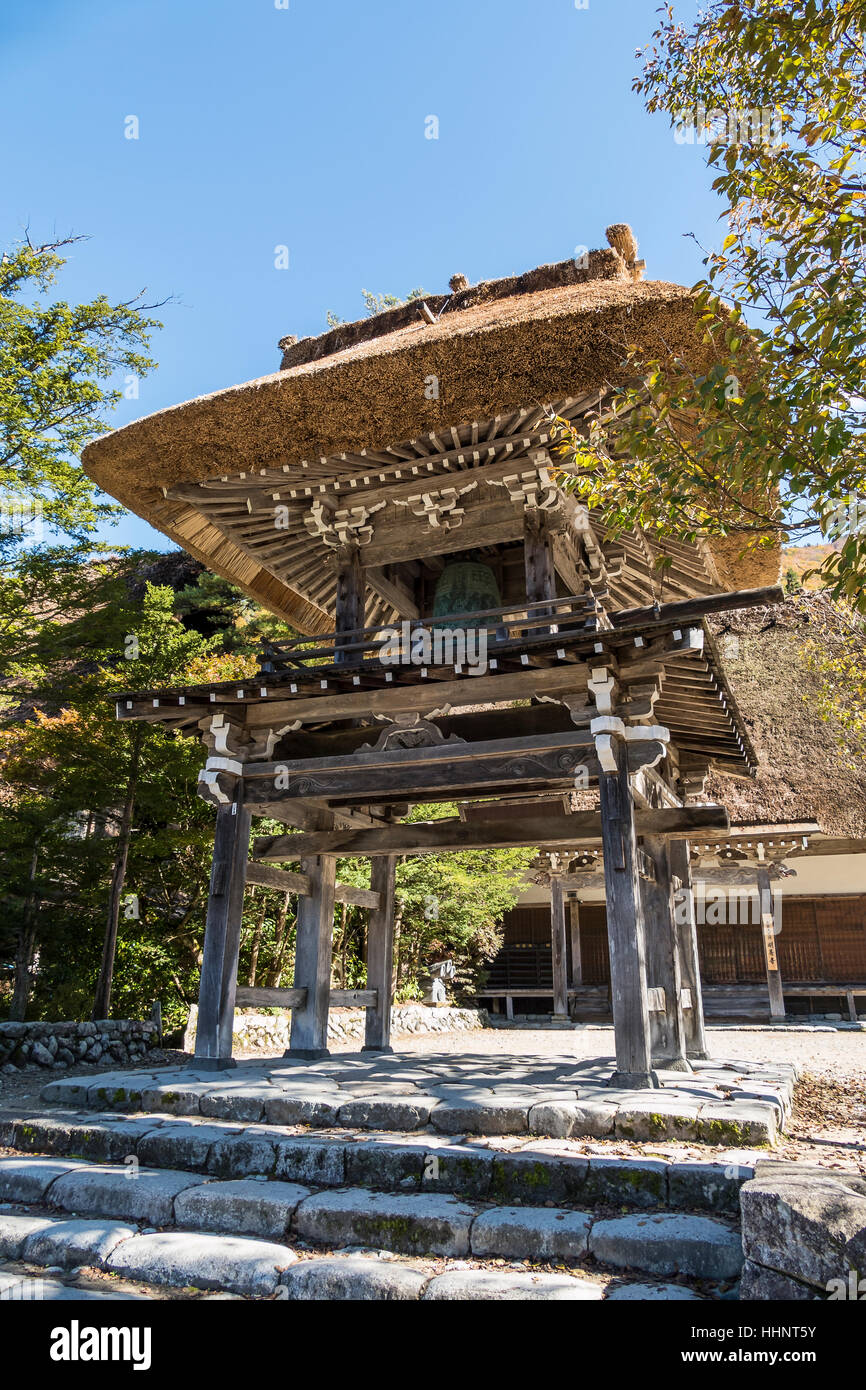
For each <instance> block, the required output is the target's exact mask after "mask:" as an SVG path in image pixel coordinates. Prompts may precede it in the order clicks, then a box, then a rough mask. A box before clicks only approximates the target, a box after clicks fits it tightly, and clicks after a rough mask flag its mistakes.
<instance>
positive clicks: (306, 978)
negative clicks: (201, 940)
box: [286, 832, 360, 1059]
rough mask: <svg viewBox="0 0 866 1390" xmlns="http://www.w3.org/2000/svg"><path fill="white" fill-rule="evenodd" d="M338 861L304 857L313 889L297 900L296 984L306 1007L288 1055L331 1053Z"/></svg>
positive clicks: (297, 1015) (295, 1019)
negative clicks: (330, 1032) (331, 1009)
mask: <svg viewBox="0 0 866 1390" xmlns="http://www.w3.org/2000/svg"><path fill="white" fill-rule="evenodd" d="M356 833H360V832H356ZM336 863H337V861H336V859H335V858H334V857H333V856H332V855H316V856H309V857H305V858H303V859H302V860H301V873H303V874H306V875H307V876H308V877H309V879H310V883H311V886H312V890H313V891H312V893H311V894H310V896H309V897H302V898H299V900H298V925H297V936H296V940H295V980H294V984H295V988H296V989H303V990H306V999H305V1002H304V1005H303V1007H302V1008H296V1009H295V1010H294V1012H293V1013H292V1032H291V1037H290V1041H289V1048H288V1051H287V1053H286V1056H288V1057H306V1058H312V1059H315V1058H318V1057H326V1056H327V1055H328V1009H329V1006H330V995H331V947H332V937H333V931H334V887H335V876H336V875H335V870H336Z"/></svg>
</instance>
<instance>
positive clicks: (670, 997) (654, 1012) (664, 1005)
mask: <svg viewBox="0 0 866 1390" xmlns="http://www.w3.org/2000/svg"><path fill="white" fill-rule="evenodd" d="M642 848H643V851H644V853H645V855H646V856H647V869H648V870H649V871H650V872H651V874H652V877H649V878H647V877H643V878H642V879H641V897H642V899H643V913H644V931H645V934H646V973H647V990H648V994H649V1016H650V1038H651V1047H652V1060H653V1066H659V1067H663V1068H664V1069H665V1070H666V1071H691V1067H690V1066H689V1064H688V1061H687V1060H686V1038H685V1028H684V1025H683V1006H682V982H681V979H680V960H679V951H678V949H677V938H676V926H675V923H674V901H673V888H672V884H671V871H670V862H669V860H668V851H667V846H666V844H665V842H664V840H661V839H657V838H656V837H655V836H650V835H645V836H644V838H643V841H642Z"/></svg>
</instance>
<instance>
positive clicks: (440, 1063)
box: [42, 1053, 797, 1157]
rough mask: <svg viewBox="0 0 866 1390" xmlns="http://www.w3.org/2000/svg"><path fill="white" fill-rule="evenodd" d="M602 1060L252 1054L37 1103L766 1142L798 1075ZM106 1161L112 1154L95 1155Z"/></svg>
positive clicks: (471, 1129) (75, 1082)
mask: <svg viewBox="0 0 866 1390" xmlns="http://www.w3.org/2000/svg"><path fill="white" fill-rule="evenodd" d="M612 1066H613V1063H612V1060H608V1059H604V1058H600V1059H592V1060H590V1061H581V1060H576V1059H575V1058H573V1057H569V1056H568V1055H567V1054H563V1055H562V1056H561V1057H535V1058H533V1057H528V1058H526V1059H525V1061H515V1059H514V1058H513V1057H512V1056H506V1057H503V1058H502V1059H501V1061H500V1060H499V1059H497V1058H496V1057H490V1056H489V1055H484V1056H471V1055H470V1056H454V1055H452V1054H450V1053H438V1054H436V1053H433V1054H425V1056H424V1058H423V1062H419V1060H418V1058H415V1057H410V1058H406V1059H405V1060H404V1059H401V1058H399V1057H394V1056H387V1057H375V1056H374V1057H370V1056H368V1055H367V1054H363V1053H359V1054H340V1055H339V1056H337V1057H332V1058H324V1059H320V1060H319V1061H318V1062H305V1061H303V1060H301V1059H296V1058H290V1059H286V1058H276V1059H264V1060H262V1059H255V1060H254V1061H251V1062H243V1061H242V1062H241V1063H240V1064H239V1065H238V1066H237V1067H236V1068H234V1069H232V1070H231V1071H228V1072H224V1073H213V1072H203V1071H197V1070H196V1068H195V1066H194V1065H189V1066H184V1067H178V1068H175V1069H174V1070H173V1071H172V1070H171V1069H167V1068H156V1069H154V1071H152V1072H149V1071H147V1070H145V1069H142V1070H138V1071H135V1072H123V1071H112V1072H107V1073H105V1074H101V1075H97V1076H90V1077H86V1078H80V1077H79V1078H76V1077H65V1078H64V1079H63V1080H61V1081H53V1082H50V1083H49V1084H48V1085H47V1086H46V1087H45V1088H44V1090H43V1092H42V1095H43V1098H44V1099H45V1100H47V1101H51V1102H53V1103H60V1104H72V1105H76V1106H82V1107H86V1108H91V1109H93V1108H98V1109H102V1110H109V1111H115V1112H122V1111H131V1110H136V1109H142V1110H144V1111H145V1112H155V1113H159V1114H174V1115H187V1116H190V1117H205V1118H209V1119H220V1120H231V1121H236V1122H237V1123H239V1124H262V1123H267V1124H282V1125H295V1124H310V1125H316V1126H327V1127H333V1128H335V1129H346V1128H348V1129H384V1130H408V1129H422V1128H426V1127H427V1126H432V1128H433V1129H434V1130H436V1131H437V1132H438V1133H441V1134H446V1135H458V1134H483V1135H489V1136H504V1135H517V1134H537V1135H540V1136H545V1137H552V1138H574V1137H589V1138H604V1137H605V1136H608V1135H612V1136H613V1137H615V1138H619V1139H629V1140H664V1139H685V1140H689V1141H690V1142H694V1141H698V1142H707V1143H713V1144H719V1143H722V1144H731V1145H736V1146H737V1147H743V1146H745V1145H749V1146H755V1145H772V1144H773V1143H774V1142H775V1140H776V1136H777V1133H778V1131H779V1129H780V1128H781V1127H782V1126H783V1124H784V1122H785V1121H786V1119H787V1117H788V1116H789V1114H790V1110H791V1104H792V1098H793V1089H794V1083H795V1080H796V1077H797V1068H796V1067H795V1066H794V1065H792V1064H785V1063H780V1062H774V1063H767V1064H766V1065H764V1064H761V1063H757V1062H742V1061H738V1060H735V1059H724V1058H723V1059H713V1060H710V1061H708V1062H705V1063H699V1062H696V1063H695V1064H694V1069H693V1071H692V1072H690V1073H684V1072H675V1071H664V1070H663V1071H661V1072H660V1073H659V1076H660V1080H661V1083H662V1084H661V1087H660V1089H658V1090H653V1091H632V1090H620V1089H613V1088H611V1087H610V1086H609V1085H608V1081H609V1079H610V1075H611V1071H612ZM106 1156H107V1157H111V1156H112V1155H106Z"/></svg>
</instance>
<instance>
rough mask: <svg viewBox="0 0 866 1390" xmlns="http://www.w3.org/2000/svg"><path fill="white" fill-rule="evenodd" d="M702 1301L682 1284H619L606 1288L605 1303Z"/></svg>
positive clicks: (702, 1301)
mask: <svg viewBox="0 0 866 1390" xmlns="http://www.w3.org/2000/svg"><path fill="white" fill-rule="evenodd" d="M638 1301H642V1302H646V1303H686V1302H688V1303H704V1302H705V1299H703V1298H701V1296H700V1294H699V1293H695V1292H694V1290H693V1289H687V1288H686V1287H685V1285H683V1284H619V1285H617V1287H616V1288H613V1289H610V1288H609V1289H608V1290H607V1292H606V1294H605V1302H606V1303H635V1302H638Z"/></svg>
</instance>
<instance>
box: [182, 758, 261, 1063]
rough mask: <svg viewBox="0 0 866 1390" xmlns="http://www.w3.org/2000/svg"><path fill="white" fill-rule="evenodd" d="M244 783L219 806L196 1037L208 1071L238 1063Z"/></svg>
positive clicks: (246, 826)
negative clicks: (234, 1048)
mask: <svg viewBox="0 0 866 1390" xmlns="http://www.w3.org/2000/svg"><path fill="white" fill-rule="evenodd" d="M242 785H243V784H242V783H241V782H240V781H238V785H237V790H236V793H235V800H234V801H232V802H230V803H227V804H225V805H222V806H220V807H219V808H218V809H217V822H216V832H215V835H214V850H213V863H212V865H211V874H210V888H209V890H208V900H207V919H206V923H205V933H204V951H203V957H202V966H201V983H200V985H199V994H198V1022H197V1025H196V1036H195V1065H196V1066H197V1067H200V1068H203V1069H204V1070H208V1071H217V1070H222V1069H223V1068H226V1067H233V1066H235V1063H234V1062H233V1061H232V1025H233V1023H234V1014H235V990H236V989H237V982H238V951H239V948H240V940H241V924H242V921H243V911H244V886H245V884H246V878H247V858H248V855H249V847H250V823H251V815H250V812H249V811H247V810H245V809H244V807H243V805H242V803H241V796H242Z"/></svg>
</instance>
